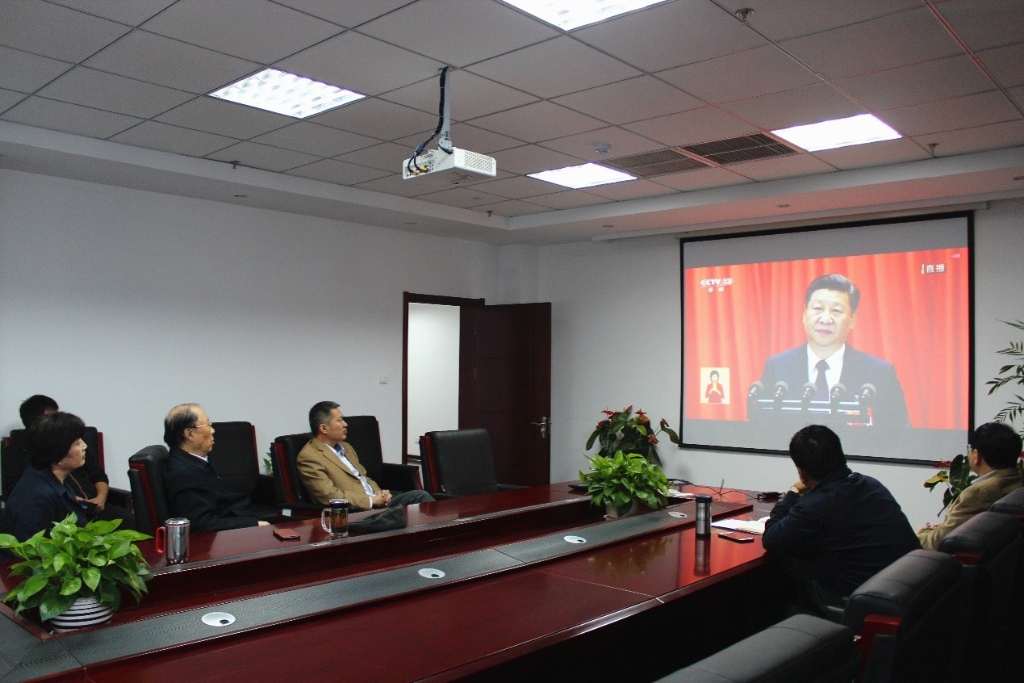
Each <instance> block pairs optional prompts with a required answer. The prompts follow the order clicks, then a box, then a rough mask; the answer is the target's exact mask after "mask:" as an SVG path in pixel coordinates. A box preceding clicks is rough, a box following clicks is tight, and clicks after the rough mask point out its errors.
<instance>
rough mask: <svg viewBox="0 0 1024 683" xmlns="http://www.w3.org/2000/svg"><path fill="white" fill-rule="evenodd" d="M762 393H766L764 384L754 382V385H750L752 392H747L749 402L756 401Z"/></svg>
mask: <svg viewBox="0 0 1024 683" xmlns="http://www.w3.org/2000/svg"><path fill="white" fill-rule="evenodd" d="M762 391H764V384H762V383H761V382H754V383H753V384H751V385H750V390H749V391H747V400H748V401H753V400H755V399H756V398H757V397H758V396H760V395H761V392H762Z"/></svg>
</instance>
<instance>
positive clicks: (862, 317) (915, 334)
mask: <svg viewBox="0 0 1024 683" xmlns="http://www.w3.org/2000/svg"><path fill="white" fill-rule="evenodd" d="M829 273H838V274H841V275H845V276H846V277H847V278H849V279H850V280H852V281H853V283H854V284H856V285H857V287H859V288H860V290H861V299H860V305H859V307H858V309H857V321H856V325H855V327H854V329H853V330H852V331H851V332H850V335H849V337H848V338H847V343H848V344H849V345H851V346H853V347H854V348H856V349H859V350H861V351H864V352H866V353H870V354H872V355H874V356H878V357H880V358H883V359H885V360H887V361H888V362H890V363H892V364H893V365H894V366H895V367H896V372H897V375H898V377H899V380H900V384H902V386H903V391H904V393H905V394H906V398H907V409H908V411H909V414H910V422H911V425H912V426H914V427H916V428H926V429H966V428H967V392H968V386H967V383H968V362H969V358H968V354H969V334H968V321H969V302H968V257H967V249H966V248H957V249H936V250H928V251H915V252H901V253H892V254H880V255H872V256H843V257H831V258H822V259H811V260H804V261H785V262H778V263H758V264H747V265H740V266H712V267H705V268H694V269H691V270H689V271H687V272H686V274H685V276H684V283H685V297H684V344H685V346H686V352H685V354H684V356H685V361H684V362H685V363H686V367H685V371H686V373H685V376H686V380H687V387H686V389H685V395H686V406H687V408H686V417H687V418H696V419H711V420H745V419H746V401H745V397H746V394H747V390H748V389H749V387H750V385H751V384H752V383H753V382H755V381H757V380H758V379H759V378H760V377H761V371H762V369H763V368H764V363H765V360H766V359H767V358H768V357H770V356H772V355H774V354H776V353H780V352H782V351H785V350H786V349H789V348H792V347H794V346H799V345H802V344H805V343H806V341H807V339H806V337H805V335H804V329H803V322H802V316H803V310H804V297H805V294H806V290H807V285H808V284H810V282H811V281H812V280H814V279H815V278H816V277H819V276H821V275H826V274H829ZM701 368H705V369H707V368H728V370H729V378H730V385H731V386H727V387H725V389H726V392H727V396H730V397H732V398H731V400H730V401H729V403H728V404H720V405H709V404H707V403H703V404H702V403H701V398H702V397H703V395H704V391H705V388H706V387H705V386H704V384H703V383H702V382H701V381H700V379H701V374H700V371H701Z"/></svg>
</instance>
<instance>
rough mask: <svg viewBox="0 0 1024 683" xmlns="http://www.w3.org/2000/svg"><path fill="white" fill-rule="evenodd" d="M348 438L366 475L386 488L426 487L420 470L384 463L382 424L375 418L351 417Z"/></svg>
mask: <svg viewBox="0 0 1024 683" xmlns="http://www.w3.org/2000/svg"><path fill="white" fill-rule="evenodd" d="M345 422H346V423H347V424H348V436H347V437H345V440H346V441H348V443H349V444H351V446H352V448H354V449H355V450H356V457H358V458H359V463H360V464H361V465H362V466H363V468H365V469H366V474H367V476H368V477H370V479H373V480H374V481H375V482H377V484H378V485H379V486H380V487H381V488H382V489H388V490H390V491H393V492H397V491H417V490H421V489H422V488H423V482H422V480H421V479H420V468H419V467H417V466H416V465H402V464H398V463H393V462H384V455H383V453H382V452H381V445H380V424H379V423H378V422H377V418H376V417H374V416H373V415H350V416H347V417H346V418H345Z"/></svg>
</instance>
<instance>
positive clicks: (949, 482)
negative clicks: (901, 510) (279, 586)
mask: <svg viewBox="0 0 1024 683" xmlns="http://www.w3.org/2000/svg"><path fill="white" fill-rule="evenodd" d="M935 466H936V467H945V468H947V469H943V470H942V471H940V472H939V473H938V474H936V475H935V476H934V477H931V478H929V479H927V480H925V482H924V486H925V488H927V489H928V490H929V491H934V490H935V487H936V486H938V485H939V484H945V485H946V490H945V491H943V492H942V508H941V509H940V510H939V514H940V515H941V514H942V510H945V509H946V508H947V507H949V504H950V503H952V502H953V501H954V500H956V499H957V498H959V497H960V494H961V493H963V490H964V489H965V488H967V487H968V486H970V485H971V482H972V481H974V480H975V479H977V476H975V474H974V473H973V472H971V467H970V465H968V464H967V456H966V455H964V454H962V453H961V454H960V455H958V456H956V457H955V458H953V459H952V460H946V461H943V462H937V463H935Z"/></svg>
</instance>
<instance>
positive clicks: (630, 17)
mask: <svg viewBox="0 0 1024 683" xmlns="http://www.w3.org/2000/svg"><path fill="white" fill-rule="evenodd" d="M573 36H574V37H575V38H578V39H579V40H582V41H583V42H585V43H587V44H589V45H593V46H595V47H597V48H598V49H600V50H603V51H604V52H606V53H608V54H610V55H612V56H613V57H618V58H619V59H621V60H622V61H624V62H626V63H628V64H632V65H633V66H635V67H637V68H639V69H643V70H644V71H661V70H663V69H671V68H673V67H676V66H681V65H683V64H692V63H693V62H699V61H701V60H704V59H711V58H712V57H720V56H722V55H724V54H728V53H730V52H737V51H739V50H745V49H748V48H752V47H758V46H760V45H764V44H765V40H764V38H762V37H761V36H759V35H757V33H755V32H754V31H752V30H750V29H749V28H748V27H746V26H744V25H743V24H742V23H740V21H739V20H738V19H736V18H735V17H734V16H733V15H732V14H730V13H729V12H726V11H723V10H722V9H720V8H719V7H717V6H715V4H714V3H712V2H699V3H698V2H668V3H665V4H662V5H655V6H654V7H648V8H647V9H644V10H642V11H639V12H633V13H632V14H626V15H623V16H621V17H617V18H615V19H609V20H608V21H604V22H601V23H600V24H596V25H594V26H591V27H589V28H582V29H579V30H578V31H574V32H573Z"/></svg>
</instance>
